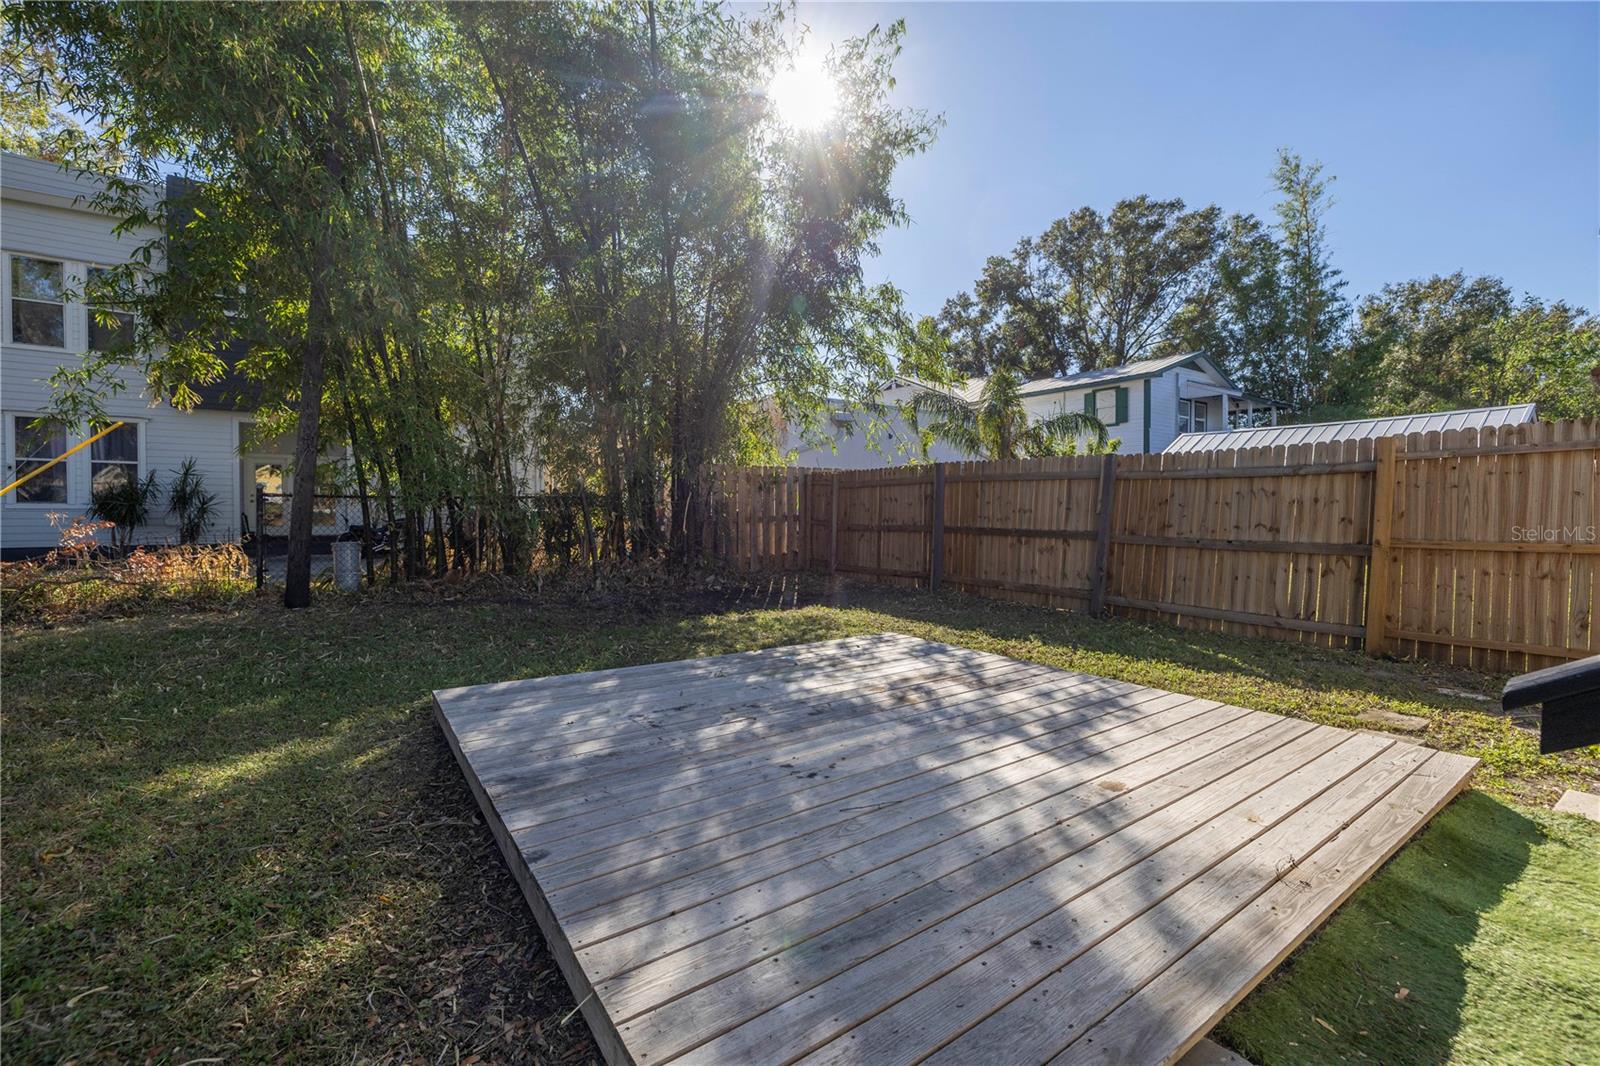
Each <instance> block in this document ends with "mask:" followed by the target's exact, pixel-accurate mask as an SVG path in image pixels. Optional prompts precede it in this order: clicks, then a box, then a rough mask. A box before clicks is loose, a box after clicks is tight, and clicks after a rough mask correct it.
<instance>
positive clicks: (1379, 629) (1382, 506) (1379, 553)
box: [1362, 437, 1400, 655]
mask: <svg viewBox="0 0 1600 1066" xmlns="http://www.w3.org/2000/svg"><path fill="white" fill-rule="evenodd" d="M1399 447H1400V440H1399V438H1397V437H1379V438H1378V440H1377V448H1376V454H1375V455H1374V458H1375V459H1376V460H1377V461H1376V462H1375V463H1374V464H1373V471H1372V528H1371V536H1369V537H1368V538H1367V541H1368V545H1369V547H1370V549H1371V551H1370V554H1368V556H1367V632H1366V636H1365V637H1364V639H1363V640H1362V644H1363V645H1364V647H1365V649H1366V653H1367V654H1368V655H1382V654H1384V650H1385V649H1384V642H1385V637H1384V615H1385V614H1386V613H1387V612H1388V609H1389V539H1390V532H1389V531H1390V527H1391V526H1392V525H1393V523H1394V484H1395V475H1396V473H1397V471H1396V469H1395V468H1396V463H1397V461H1396V458H1395V454H1396V452H1397V451H1398V450H1399Z"/></svg>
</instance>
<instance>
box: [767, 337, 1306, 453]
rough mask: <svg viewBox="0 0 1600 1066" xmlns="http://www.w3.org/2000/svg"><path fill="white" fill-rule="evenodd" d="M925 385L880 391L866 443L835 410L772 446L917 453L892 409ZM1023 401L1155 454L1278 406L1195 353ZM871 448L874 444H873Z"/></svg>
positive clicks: (1107, 373)
mask: <svg viewBox="0 0 1600 1066" xmlns="http://www.w3.org/2000/svg"><path fill="white" fill-rule="evenodd" d="M983 382H984V379H983V378H971V379H969V380H968V381H967V382H966V383H965V384H963V385H961V386H959V387H958V388H957V390H956V391H957V393H958V395H961V396H962V397H964V398H967V399H974V398H976V397H977V395H978V393H979V391H980V390H981V389H982V388H983ZM928 387H929V386H926V385H922V384H919V383H917V382H913V381H899V382H896V383H895V384H894V385H893V386H892V387H890V388H888V389H885V390H884V391H883V392H882V393H881V395H880V399H881V401H882V403H883V404H884V405H885V407H886V408H887V414H886V416H885V417H884V418H883V419H880V421H884V422H886V427H885V429H884V430H883V431H882V432H881V433H880V437H879V439H878V440H876V441H875V442H873V443H871V444H869V442H868V441H867V439H866V438H867V433H866V431H865V426H866V424H867V423H868V422H869V421H871V418H870V416H869V415H868V414H867V413H866V412H863V411H860V410H856V409H851V408H845V407H842V406H841V407H836V408H835V409H834V410H833V411H832V412H830V414H829V418H828V423H827V424H826V425H825V426H824V427H823V436H824V437H825V440H824V441H822V442H817V441H815V440H808V439H806V438H805V436H804V435H803V434H802V433H801V432H800V431H799V430H798V428H796V427H793V426H790V427H787V428H786V429H785V432H784V439H783V440H782V441H781V442H780V447H781V449H782V450H784V451H790V452H793V453H794V455H795V457H796V462H797V464H798V465H800V466H803V467H830V468H835V469H850V468H861V467H873V466H897V465H902V464H904V463H909V462H915V461H920V460H921V458H922V455H921V450H920V447H919V445H918V443H917V440H916V436H915V434H913V433H912V432H911V430H910V427H909V426H907V425H906V424H905V421H904V419H902V418H901V417H900V416H899V415H898V414H897V413H896V411H895V406H894V405H895V404H897V403H903V402H908V401H909V400H910V399H911V398H912V397H913V396H915V394H916V392H917V391H918V390H921V389H926V388H928ZM1022 393H1023V397H1024V400H1023V403H1024V406H1025V407H1026V408H1027V411H1028V414H1029V416H1030V417H1031V418H1033V419H1034V420H1036V421H1037V420H1039V419H1043V418H1048V417H1050V416H1052V415H1055V414H1058V413H1060V412H1062V411H1088V412H1090V413H1093V414H1095V415H1097V416H1098V417H1099V418H1100V420H1101V421H1102V422H1104V423H1105V424H1106V426H1107V428H1108V429H1109V430H1110V434H1111V436H1112V437H1113V438H1115V439H1117V440H1118V441H1120V444H1119V445H1118V449H1117V450H1118V451H1119V452H1122V453H1124V454H1130V453H1137V452H1158V451H1161V450H1162V449H1163V448H1165V447H1166V446H1167V445H1168V444H1170V443H1171V442H1172V441H1173V440H1174V439H1175V438H1176V437H1177V436H1178V435H1179V434H1182V433H1191V432H1195V431H1201V432H1203V431H1207V430H1212V429H1225V428H1227V427H1228V426H1230V425H1232V424H1233V423H1234V422H1235V421H1238V420H1239V419H1241V418H1247V419H1255V418H1257V417H1259V416H1264V417H1267V418H1274V419H1275V418H1276V415H1277V411H1278V410H1279V407H1278V405H1274V404H1272V403H1271V402H1269V401H1264V400H1257V399H1253V398H1251V397H1249V396H1247V395H1245V393H1244V391H1243V390H1242V389H1240V388H1239V387H1238V386H1237V385H1235V384H1234V383H1233V382H1232V381H1230V380H1229V379H1228V376H1227V375H1226V374H1224V373H1223V372H1222V371H1221V370H1220V369H1219V368H1218V367H1217V365H1216V364H1215V363H1213V362H1212V361H1211V360H1210V359H1209V358H1208V357H1206V356H1204V355H1198V354H1193V353H1190V354H1184V355H1172V356H1167V357H1165V358H1162V359H1142V360H1140V361H1138V362H1134V363H1128V364H1126V365H1124V366H1119V367H1111V368H1108V369H1105V370H1094V371H1090V372H1088V373H1083V374H1073V375H1071V376H1068V377H1060V378H1041V379H1039V380H1037V381H1030V382H1027V383H1026V384H1024V385H1023V386H1022ZM874 445H875V446H874ZM928 458H929V459H931V460H933V461H935V462H949V461H954V460H959V459H970V458H973V456H969V455H963V454H961V453H959V452H957V451H956V450H955V449H953V448H951V447H949V446H948V445H946V444H943V443H942V442H941V443H937V444H935V445H934V446H933V447H932V448H930V449H929V453H928Z"/></svg>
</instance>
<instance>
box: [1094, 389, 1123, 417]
mask: <svg viewBox="0 0 1600 1066" xmlns="http://www.w3.org/2000/svg"><path fill="white" fill-rule="evenodd" d="M1102 396H1104V397H1106V398H1107V399H1109V400H1110V401H1111V403H1110V404H1109V405H1108V406H1109V407H1110V408H1111V410H1110V412H1109V413H1108V414H1105V415H1102V414H1101V413H1100V397H1102ZM1094 416H1095V417H1096V418H1098V419H1100V423H1101V424H1102V425H1106V426H1114V425H1116V424H1117V390H1116V389H1096V390H1094Z"/></svg>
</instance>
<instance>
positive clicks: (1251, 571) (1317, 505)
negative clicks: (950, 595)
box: [707, 421, 1600, 671]
mask: <svg viewBox="0 0 1600 1066" xmlns="http://www.w3.org/2000/svg"><path fill="white" fill-rule="evenodd" d="M1597 459H1600V423H1596V422H1594V421H1582V422H1558V423H1548V422H1542V423H1534V424H1530V425H1519V426H1503V427H1494V428H1489V429H1484V430H1450V431H1445V432H1442V433H1440V432H1435V433H1426V434H1412V435H1411V436H1409V437H1406V438H1404V439H1402V438H1386V439H1383V440H1378V441H1371V440H1366V441H1345V442H1337V443H1324V444H1307V445H1296V446H1292V447H1287V448H1285V447H1276V448H1257V449H1239V450H1234V451H1223V452H1209V453H1199V454H1183V455H1128V456H1107V457H1093V458H1087V457H1073V458H1057V459H1035V460H1025V461H1017V462H982V463H941V464H935V465H924V466H912V467H901V468H895V469H881V470H843V471H833V470H804V471H802V470H796V469H793V468H780V467H773V468H760V469H738V470H720V471H718V472H717V473H716V474H715V475H714V484H713V492H712V498H713V506H712V507H711V508H710V509H709V517H708V522H710V523H711V524H712V525H714V527H715V528H714V529H713V530H708V535H707V543H708V544H709V545H711V546H712V550H713V551H714V552H715V553H716V554H717V555H719V556H720V557H722V558H724V559H727V560H729V561H731V562H733V563H734V564H735V565H738V566H741V567H744V568H747V569H774V568H775V569H787V570H800V569H822V570H827V571H831V572H837V573H844V574H851V575H857V576H861V577H867V578H871V579H873V580H877V581H883V582H888V583H892V584H901V585H912V586H928V587H934V588H937V587H939V586H941V585H948V586H950V587H954V588H958V589H963V590H966V591H971V592H975V593H978V594H981V595H986V596H996V597H1001V598H1004V599H1011V600H1018V601H1021V602H1027V603H1038V604H1046V605H1051V606H1059V607H1069V608H1075V609H1080V610H1088V611H1090V612H1092V613H1095V614H1101V613H1106V612H1110V613H1114V614H1119V615H1124V616H1128V617H1134V618H1161V619H1166V620H1168V621H1175V622H1177V623H1179V624H1180V625H1186V626H1193V627H1198V628H1202V629H1215V630H1223V631H1228V632H1235V633H1246V634H1252V635H1267V636H1278V637H1288V638H1290V639H1295V640H1302V641H1308V642H1313V643H1316V644H1319V645H1321V646H1324V647H1335V648H1354V647H1365V648H1366V649H1367V650H1368V651H1369V652H1371V653H1372V654H1375V655H1376V654H1394V655H1404V656H1415V657H1420V658H1427V659H1434V660H1438V661H1442V662H1450V663H1456V664H1459V665H1465V666H1471V667H1474V668H1477V669H1482V670H1492V671H1520V670H1529V669H1536V668H1538V667H1540V666H1548V665H1551V664H1553V663H1558V662H1563V661H1566V660H1569V659H1574V658H1581V657H1583V656H1586V655H1593V654H1596V653H1597V652H1600V642H1597V639H1596V634H1595V629H1594V626H1593V624H1592V615H1593V611H1594V605H1595V603H1596V601H1597V599H1600V543H1597V540H1596V525H1597V524H1600V513H1597V511H1600V503H1597V500H1600V472H1597V466H1596V463H1597Z"/></svg>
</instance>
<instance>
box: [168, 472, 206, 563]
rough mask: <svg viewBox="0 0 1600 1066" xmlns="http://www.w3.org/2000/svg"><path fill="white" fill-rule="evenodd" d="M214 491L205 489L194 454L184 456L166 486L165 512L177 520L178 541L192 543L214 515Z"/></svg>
mask: <svg viewBox="0 0 1600 1066" xmlns="http://www.w3.org/2000/svg"><path fill="white" fill-rule="evenodd" d="M216 510H217V494H216V493H214V492H210V491H207V489H206V484H205V478H204V476H202V475H201V473H200V471H199V469H198V467H197V466H196V463H195V460H194V459H193V458H189V459H185V460H184V461H183V465H182V466H180V467H179V468H178V472H177V473H176V474H175V475H174V476H173V479H172V484H170V485H168V486H167V513H168V514H170V515H171V516H172V517H173V519H174V520H176V522H177V523H178V543H179V544H195V543H198V542H199V540H200V538H201V537H203V536H205V533H206V530H207V529H209V528H210V526H211V520H212V519H213V518H214V517H215V516H216Z"/></svg>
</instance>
